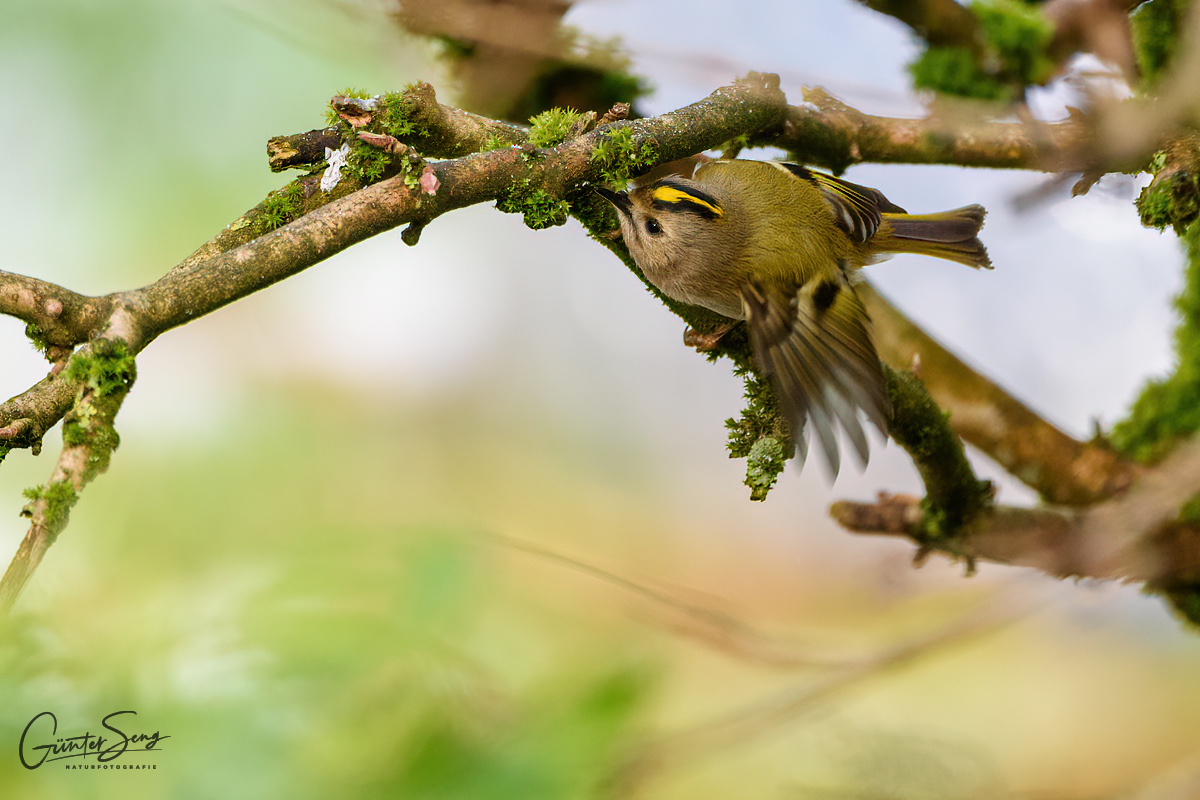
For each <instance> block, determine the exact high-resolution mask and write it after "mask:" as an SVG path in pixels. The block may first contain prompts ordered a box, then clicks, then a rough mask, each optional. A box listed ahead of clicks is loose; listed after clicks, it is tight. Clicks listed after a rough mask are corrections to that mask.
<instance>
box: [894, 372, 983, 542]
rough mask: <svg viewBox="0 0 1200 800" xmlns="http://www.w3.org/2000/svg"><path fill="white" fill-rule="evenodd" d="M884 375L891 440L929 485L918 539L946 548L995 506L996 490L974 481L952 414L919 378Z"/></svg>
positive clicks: (904, 375) (973, 473)
mask: <svg viewBox="0 0 1200 800" xmlns="http://www.w3.org/2000/svg"><path fill="white" fill-rule="evenodd" d="M884 375H885V377H886V379H887V388H888V396H889V397H890V398H891V401H892V423H891V427H890V433H891V436H892V438H893V439H895V440H896V444H898V445H900V446H901V447H903V448H904V449H905V450H906V451H907V452H908V454H909V455H910V456H912V459H913V463H914V464H915V465H916V467H917V471H918V472H919V473H920V475H921V480H922V481H923V482H924V483H925V500H924V502H923V503H922V506H923V509H924V511H925V514H924V520H923V521H922V523H921V527H920V530H919V531H917V532H916V534H915V536H916V538H917V539H918V541H924V542H938V543H939V547H944V543H945V542H946V540H948V539H953V538H955V537H957V536H959V535H960V534H962V533H963V532H965V531H966V530H967V528H968V527H969V526H970V525H971V523H973V522H974V521H975V520H977V519H978V518H979V517H980V516H981V515H982V514H983V513H985V512H986V511H987V510H988V509H990V508H991V506H992V497H993V494H994V489H993V487H992V484H991V482H990V481H982V480H979V479H978V478H976V477H975V471H974V470H973V469H972V468H971V463H970V462H969V461H967V456H966V453H965V452H964V451H963V444H962V440H960V439H959V438H958V436H957V435H956V434H955V433H954V431H953V429H951V427H950V422H949V418H948V415H947V414H946V413H945V412H943V411H942V410H941V408H939V407H938V405H937V403H935V402H934V401H933V398H931V397H930V396H929V392H928V391H926V389H925V385H924V384H923V383H921V381H920V379H919V378H917V377H916V376H915V375H913V374H912V373H909V372H902V371H900V370H894V369H892V368H891V367H888V366H887V365H884Z"/></svg>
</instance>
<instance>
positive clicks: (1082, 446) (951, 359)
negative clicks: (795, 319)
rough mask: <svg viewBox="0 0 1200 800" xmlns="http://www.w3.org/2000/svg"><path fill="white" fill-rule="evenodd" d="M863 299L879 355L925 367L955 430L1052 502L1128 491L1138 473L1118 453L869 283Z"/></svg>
mask: <svg viewBox="0 0 1200 800" xmlns="http://www.w3.org/2000/svg"><path fill="white" fill-rule="evenodd" d="M859 294H860V296H861V297H862V300H863V304H864V305H865V306H866V307H867V313H869V314H870V315H871V321H872V323H873V324H874V327H875V332H876V336H875V342H876V347H877V348H878V350H879V357H880V358H881V359H883V361H884V362H886V363H888V364H891V365H892V366H893V367H896V368H897V369H906V368H909V367H911V366H912V365H913V363H914V361H916V362H919V363H920V365H921V367H920V373H921V378H922V380H923V381H924V383H925V386H926V388H927V389H928V390H929V393H930V395H932V397H933V399H934V400H935V401H937V404H938V405H939V406H941V407H942V408H943V409H945V410H946V411H949V412H950V425H951V427H952V428H954V430H955V432H956V433H958V435H959V436H961V437H962V438H963V439H964V440H966V441H967V442H968V443H969V444H971V445H973V446H974V447H977V448H978V449H980V450H981V451H983V452H984V453H986V454H987V455H988V456H989V457H991V458H992V459H993V460H994V461H996V462H997V463H998V464H1000V466H1002V467H1004V469H1005V470H1007V471H1008V472H1010V473H1011V474H1012V475H1014V476H1015V477H1016V478H1017V479H1018V480H1020V481H1021V482H1022V483H1024V484H1026V485H1027V486H1029V487H1031V488H1033V489H1035V490H1037V492H1038V494H1040V495H1041V496H1042V497H1043V498H1044V499H1045V500H1047V501H1048V502H1050V503H1055V504H1059V505H1068V506H1080V505H1088V504H1091V503H1095V502H1097V501H1099V500H1103V499H1105V498H1108V497H1112V496H1113V495H1114V494H1116V493H1117V492H1120V491H1122V490H1123V489H1125V488H1127V487H1128V486H1129V485H1130V484H1131V483H1132V482H1133V480H1134V478H1135V477H1136V475H1137V467H1135V466H1134V465H1133V464H1131V463H1130V462H1128V461H1126V460H1124V459H1123V458H1121V457H1120V456H1118V455H1117V454H1116V453H1115V452H1113V451H1112V450H1109V449H1107V448H1105V447H1102V446H1099V445H1097V444H1093V443H1088V442H1080V441H1078V440H1077V439H1074V438H1072V437H1070V436H1068V435H1067V434H1065V433H1063V432H1062V431H1061V430H1059V429H1058V428H1057V427H1055V426H1054V425H1052V424H1050V423H1049V422H1047V421H1046V420H1044V419H1043V418H1041V417H1040V416H1038V415H1037V414H1036V413H1035V412H1034V411H1032V410H1031V409H1030V408H1029V407H1028V406H1026V405H1025V404H1024V403H1022V402H1021V401H1019V400H1017V399H1016V398H1015V397H1013V396H1012V395H1010V394H1009V393H1008V392H1006V391H1004V389H1003V388H1001V387H1000V386H998V385H997V384H996V383H995V382H993V381H992V380H990V379H988V378H987V377H985V376H983V375H981V374H980V373H979V372H977V371H976V370H975V369H973V368H972V367H970V366H969V365H968V364H966V362H964V361H963V360H962V359H960V358H958V356H956V355H954V354H953V353H951V352H950V351H949V350H947V349H946V348H945V347H943V346H942V345H941V344H940V343H938V342H937V341H936V340H935V339H934V338H933V337H931V336H930V335H929V334H927V333H925V332H924V331H923V330H921V328H920V327H918V326H917V325H915V324H914V323H913V322H912V321H911V320H909V319H908V318H907V317H905V316H904V314H903V313H901V312H900V311H899V310H898V309H897V308H896V307H895V306H893V305H892V304H891V303H890V302H888V300H887V299H886V298H884V297H883V296H882V295H880V294H879V292H878V291H877V290H875V289H874V288H873V287H872V286H870V285H869V284H866V285H863V286H860V287H859Z"/></svg>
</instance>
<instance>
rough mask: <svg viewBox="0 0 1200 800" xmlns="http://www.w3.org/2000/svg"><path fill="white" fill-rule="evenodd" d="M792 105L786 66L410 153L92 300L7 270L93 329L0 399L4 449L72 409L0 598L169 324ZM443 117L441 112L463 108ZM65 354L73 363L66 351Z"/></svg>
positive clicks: (38, 298) (30, 293) (32, 553)
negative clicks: (525, 138)
mask: <svg viewBox="0 0 1200 800" xmlns="http://www.w3.org/2000/svg"><path fill="white" fill-rule="evenodd" d="M428 95H429V96H428V98H427V100H428V101H429V102H431V103H432V102H435V101H434V99H433V97H432V90H430V91H429V93H428ZM785 109H786V105H785V100H784V96H783V94H782V93H781V92H780V91H779V79H778V77H777V76H772V75H759V74H757V73H751V75H750V76H748V77H747V78H746V79H743V80H742V81H739V82H737V83H735V84H733V85H731V86H727V87H724V88H722V89H718V90H717V91H715V92H714V93H713V94H712V95H710V96H709V97H708V98H706V99H704V100H701V101H700V102H698V103H693V104H692V105H690V106H687V107H685V108H682V109H679V110H678V111H675V112H673V113H670V114H666V115H663V116H661V117H656V118H652V119H643V120H637V121H633V122H629V121H616V122H612V123H611V124H608V125H603V126H601V127H599V128H596V129H595V130H592V131H590V132H588V133H583V134H581V135H578V136H575V137H574V138H570V139H569V140H568V141H566V142H564V143H563V144H561V145H559V146H557V147H552V148H547V149H539V148H536V147H532V146H528V147H525V148H504V149H499V150H493V151H491V152H486V153H472V154H470V155H466V156H464V157H461V158H458V159H454V160H449V161H442V162H438V163H436V164H424V162H423V160H421V159H420V158H419V157H417V156H412V158H414V159H416V161H417V162H419V164H421V165H423V168H422V169H421V171H420V179H419V180H416V181H413V183H411V184H410V183H409V182H408V180H407V178H408V177H409V176H406V175H399V176H397V177H394V178H390V179H387V180H382V181H380V182H378V183H375V184H372V185H370V186H367V187H365V188H362V189H361V190H360V191H353V189H351V193H349V194H346V195H345V196H343V197H341V198H340V199H336V200H333V201H332V202H327V203H325V204H323V205H319V207H317V208H315V210H312V211H310V213H307V214H304V215H303V216H300V217H299V218H297V219H294V220H293V221H291V222H290V223H288V224H286V225H284V226H282V227H280V228H278V229H276V230H273V231H270V232H269V233H265V234H263V235H261V236H257V237H256V238H255V237H254V231H255V230H256V229H257V228H256V225H255V224H254V223H253V222H252V221H251V220H250V219H249V218H248V217H251V216H256V210H252V211H251V212H250V213H249V214H248V215H244V216H243V217H241V218H239V220H237V221H235V223H234V224H233V225H231V226H229V227H228V228H227V229H226V230H224V231H222V232H221V233H220V234H218V235H217V236H215V237H213V239H212V240H210V241H209V242H207V243H206V244H205V245H203V246H202V247H201V248H200V249H198V250H197V251H196V252H195V253H193V254H192V255H191V256H189V257H188V258H187V259H185V260H184V261H183V262H181V263H180V264H178V265H177V266H176V267H175V268H173V269H172V270H171V271H169V272H168V273H167V274H166V275H164V276H163V277H162V278H160V279H159V280H158V281H155V282H154V283H152V284H150V285H149V286H145V287H143V288H141V289H136V290H132V291H127V292H118V293H115V294H111V295H107V296H105V297H101V298H85V297H83V296H82V295H76V294H74V293H71V292H68V291H67V290H65V289H62V288H61V287H56V286H54V285H53V284H48V283H45V282H42V281H37V280H35V279H32V278H27V277H24V276H20V275H14V274H11V273H2V272H0V313H7V314H11V315H14V316H17V317H20V318H21V319H25V320H26V321H27V322H30V324H34V325H38V326H39V328H40V327H41V326H42V325H43V324H46V325H47V326H48V328H47V329H48V330H50V331H51V333H52V335H53V336H54V337H55V338H54V339H53V340H52V344H53V345H60V344H61V345H62V346H67V347H69V346H73V345H75V344H78V343H79V342H80V341H83V340H86V339H89V338H90V341H89V342H88V343H87V344H85V345H84V346H83V347H81V348H79V350H78V351H76V352H75V353H74V354H73V355H71V356H70V360H69V361H67V362H66V368H65V369H62V368H61V364H60V366H59V368H57V369H56V371H55V372H54V373H52V374H51V376H49V377H48V378H47V379H46V380H44V381H42V382H41V383H39V384H38V385H37V386H35V387H33V388H32V389H30V390H29V391H28V392H26V393H24V394H22V395H18V396H17V397H15V398H12V399H11V400H9V401H8V402H7V403H5V404H3V405H0V448H2V449H0V453H7V451H8V449H10V448H11V447H14V446H28V447H32V448H36V447H37V446H38V445H39V444H40V440H41V437H42V435H43V434H44V433H45V431H46V429H48V428H49V427H50V425H52V424H54V422H55V421H57V420H58V419H59V418H64V415H65V422H66V424H65V425H64V428H63V442H64V447H63V451H62V453H61V455H60V457H59V460H58V463H57V465H56V467H55V470H54V472H53V474H52V475H51V477H50V480H49V481H48V482H47V483H46V484H45V485H44V486H42V487H40V488H39V489H38V490H37V491H35V492H34V493H33V494H32V495H31V496H30V499H31V502H30V504H29V505H28V506H27V507H26V515H27V516H29V517H30V519H31V526H30V530H29V532H28V534H27V535H26V537H25V540H24V541H23V542H22V544H21V546H20V548H19V550H18V552H17V555H16V557H15V558H14V559H13V562H12V563H11V564H10V566H9V569H8V571H7V572H6V574H5V576H4V578H3V579H0V609H7V608H9V607H11V606H12V604H13V603H14V602H15V601H16V599H17V597H18V596H19V594H20V592H21V590H22V588H23V587H24V586H25V584H26V583H27V582H28V580H29V577H30V576H31V575H32V573H33V571H34V570H35V569H36V568H37V566H38V564H40V563H41V561H42V558H43V557H44V555H45V553H46V551H47V550H48V548H49V547H50V545H51V544H53V542H54V541H55V539H56V538H57V537H58V536H59V534H61V533H62V531H63V530H64V528H65V527H66V524H67V520H68V518H69V513H70V509H71V507H72V506H73V505H74V504H75V502H76V501H77V499H78V496H79V492H80V491H82V489H83V488H84V486H86V484H87V483H89V482H90V481H91V480H92V479H93V478H94V477H95V476H96V475H97V474H98V473H99V472H101V471H103V470H104V469H105V468H106V467H107V465H108V462H109V459H110V457H111V453H112V451H113V450H114V449H115V447H116V444H117V436H116V431H115V429H114V428H113V420H114V419H115V417H116V413H117V411H118V410H119V409H120V406H121V403H122V401H123V400H124V397H125V395H126V394H127V392H128V390H129V386H130V385H131V384H132V381H133V372H134V361H133V359H134V357H135V356H136V355H137V354H138V353H139V352H140V351H141V350H142V349H144V348H145V347H146V346H147V345H148V344H149V343H150V342H152V341H153V340H154V339H155V338H156V337H158V336H160V335H161V334H162V333H164V332H165V331H167V330H170V329H171V328H173V327H177V326H179V325H183V324H185V323H187V322H190V321H192V320H195V319H198V318H199V317H201V316H203V315H205V314H208V313H210V312H212V311H214V310H216V309H218V308H221V307H222V306H224V305H227V304H228V303H231V302H233V301H235V300H237V299H239V298H241V297H245V296H246V295H248V294H250V293H252V292H255V291H258V290H260V289H263V288H266V287H267V286H270V285H272V284H274V283H276V282H278V281H280V280H283V279H284V278H287V277H289V276H291V275H294V274H296V273H298V272H300V271H302V270H304V269H307V268H308V267H310V266H312V265H313V264H316V263H318V262H319V261H322V260H324V259H326V258H329V257H330V256H332V255H334V254H336V253H338V252H340V251H342V250H344V249H346V248H348V247H350V246H352V245H354V244H356V243H358V242H360V241H362V240H364V239H366V238H368V237H370V236H374V235H376V234H378V233H382V232H384V231H387V230H391V229H392V228H395V227H397V226H399V225H403V224H406V223H409V224H412V225H414V226H417V228H418V229H419V227H420V226H423V225H425V224H427V223H428V222H430V221H431V220H433V219H435V218H437V217H438V216H440V215H441V214H444V213H446V212H447V211H452V210H454V209H457V208H463V207H465V206H469V205H473V204H477V203H482V202H487V201H492V200H498V199H503V198H506V197H511V196H512V193H513V191H514V187H524V190H525V192H526V193H527V194H528V195H529V196H534V197H535V198H536V197H544V198H546V200H547V201H548V202H550V203H555V204H559V203H561V204H562V205H563V207H564V208H565V207H566V204H565V202H564V200H563V198H566V197H568V196H570V197H578V196H579V195H580V194H581V193H582V192H583V190H585V189H586V188H587V187H588V186H589V185H590V184H591V183H593V182H598V181H599V180H600V179H601V178H602V175H603V174H604V173H605V170H606V169H607V168H609V167H611V166H612V165H611V164H609V163H607V159H598V158H596V157H594V155H595V154H596V153H597V151H599V150H600V149H601V148H602V147H603V146H605V145H607V144H608V143H609V142H610V138H611V137H613V136H614V135H615V134H616V133H618V132H619V133H621V134H622V137H621V139H622V141H623V142H624V143H625V144H626V145H628V146H631V147H632V148H633V149H634V151H635V152H641V153H649V152H652V153H653V154H654V156H653V158H654V159H661V160H662V161H670V160H674V159H678V158H682V157H684V156H689V155H691V154H693V153H696V152H700V151H702V150H705V149H708V148H711V147H714V146H716V145H717V144H719V143H721V142H723V141H726V140H728V139H731V138H733V137H735V136H738V135H741V134H743V133H747V132H757V131H759V130H761V129H763V128H765V127H768V126H778V125H779V124H780V123H781V122H782V119H783V115H784V112H785ZM434 116H436V117H437V118H438V119H441V120H443V121H444V120H448V119H449V120H452V121H453V120H454V119H458V120H459V121H461V119H462V118H461V117H458V118H455V117H454V116H453V115H446V114H442V115H440V116H439V115H434ZM593 119H594V118H593ZM397 144H398V143H397ZM610 149H611V148H610ZM312 183H313V179H312V178H308V179H302V181H301V182H299V183H297V184H296V185H297V186H298V187H299V188H300V189H301V191H303V190H304V189H305V188H307V189H308V190H309V191H310V193H311V191H312V190H313V186H312ZM538 193H540V194H538ZM265 204H266V201H264V204H262V205H260V207H259V209H258V210H257V215H258V216H262V215H265ZM564 219H565V215H564ZM43 335H45V334H43ZM68 352H69V351H68ZM55 355H58V356H59V360H60V361H61V360H62V359H64V358H65V357H66V355H67V352H62V353H55ZM68 409H70V410H69V411H68Z"/></svg>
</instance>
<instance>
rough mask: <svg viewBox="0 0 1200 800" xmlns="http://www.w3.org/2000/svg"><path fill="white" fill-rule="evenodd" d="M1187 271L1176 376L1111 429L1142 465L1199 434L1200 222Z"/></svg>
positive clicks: (1190, 232) (1152, 386)
mask: <svg viewBox="0 0 1200 800" xmlns="http://www.w3.org/2000/svg"><path fill="white" fill-rule="evenodd" d="M1183 241H1184V244H1185V245H1186V247H1187V269H1186V270H1185V273H1184V285H1183V291H1181V292H1180V294H1179V296H1178V297H1177V298H1176V299H1175V310H1176V311H1177V312H1178V314H1179V324H1178V326H1177V327H1176V328H1175V360H1176V363H1175V371H1174V372H1172V373H1171V374H1170V375H1169V376H1167V377H1165V378H1159V379H1155V380H1152V381H1150V382H1149V383H1148V384H1147V385H1146V387H1145V388H1144V389H1143V390H1142V393H1141V394H1140V395H1139V396H1138V399H1137V400H1135V401H1134V403H1133V406H1132V408H1130V410H1129V416H1127V417H1126V418H1125V419H1123V420H1121V421H1120V422H1118V423H1117V424H1116V425H1115V426H1114V427H1113V430H1112V434H1111V437H1110V438H1111V440H1112V444H1113V446H1114V447H1116V449H1117V450H1118V451H1120V452H1121V453H1123V454H1124V455H1126V456H1128V457H1130V458H1134V459H1137V460H1138V461H1143V462H1146V461H1154V460H1156V459H1158V458H1160V457H1161V456H1163V455H1165V454H1166V452H1167V451H1168V450H1169V449H1170V448H1171V447H1172V446H1173V445H1174V444H1175V443H1176V442H1177V441H1178V440H1179V439H1180V438H1182V437H1183V436H1186V435H1188V434H1190V433H1193V432H1195V431H1197V430H1200V221H1198V222H1193V223H1192V224H1191V226H1190V227H1189V228H1188V229H1187V231H1186V232H1185V233H1184V237H1183Z"/></svg>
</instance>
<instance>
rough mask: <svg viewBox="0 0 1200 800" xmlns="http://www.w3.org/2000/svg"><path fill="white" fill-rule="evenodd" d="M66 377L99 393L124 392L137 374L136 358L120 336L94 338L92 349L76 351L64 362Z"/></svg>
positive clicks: (105, 395)
mask: <svg viewBox="0 0 1200 800" xmlns="http://www.w3.org/2000/svg"><path fill="white" fill-rule="evenodd" d="M67 377H68V378H70V379H71V380H72V381H75V382H78V383H83V384H85V385H86V386H88V387H89V388H90V389H91V390H92V391H93V392H94V393H95V394H96V396H98V397H108V396H110V395H115V394H117V393H119V392H124V391H126V390H128V389H129V387H130V386H132V385H133V381H134V378H136V377H137V362H136V360H135V359H134V357H133V355H132V354H131V353H130V352H129V348H128V347H127V346H126V345H125V343H124V342H123V341H121V340H119V339H97V340H96V341H95V343H94V344H93V346H92V348H91V352H77V353H76V354H75V355H73V356H71V360H70V361H69V362H68V363H67Z"/></svg>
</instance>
